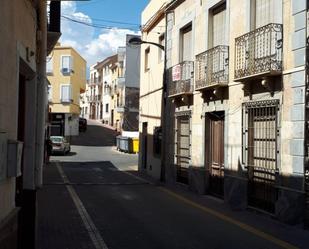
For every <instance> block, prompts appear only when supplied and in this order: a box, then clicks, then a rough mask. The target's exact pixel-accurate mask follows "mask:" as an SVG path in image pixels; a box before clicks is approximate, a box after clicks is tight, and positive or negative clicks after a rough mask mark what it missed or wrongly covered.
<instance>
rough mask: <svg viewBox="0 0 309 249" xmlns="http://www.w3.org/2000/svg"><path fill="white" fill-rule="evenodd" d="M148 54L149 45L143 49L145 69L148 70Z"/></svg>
mask: <svg viewBox="0 0 309 249" xmlns="http://www.w3.org/2000/svg"><path fill="white" fill-rule="evenodd" d="M149 54H150V47H148V48H146V50H145V71H148V70H149V68H150V67H149Z"/></svg>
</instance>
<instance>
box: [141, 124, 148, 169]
mask: <svg viewBox="0 0 309 249" xmlns="http://www.w3.org/2000/svg"><path fill="white" fill-rule="evenodd" d="M147 133H148V122H143V129H142V167H143V169H146V168H147Z"/></svg>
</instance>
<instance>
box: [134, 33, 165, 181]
mask: <svg viewBox="0 0 309 249" xmlns="http://www.w3.org/2000/svg"><path fill="white" fill-rule="evenodd" d="M128 43H129V44H131V45H137V46H140V45H142V44H151V45H154V46H157V47H158V48H160V49H161V50H163V51H164V46H163V45H161V44H159V43H155V42H148V41H143V40H142V39H141V38H139V37H132V38H131V39H130V40H129V41H128ZM165 98H166V54H165V55H164V68H163V82H162V98H161V132H162V139H161V173H160V181H161V182H164V181H165V142H166V139H165V137H166V135H165V134H166V132H165V109H166V100H165ZM146 153H147V152H146Z"/></svg>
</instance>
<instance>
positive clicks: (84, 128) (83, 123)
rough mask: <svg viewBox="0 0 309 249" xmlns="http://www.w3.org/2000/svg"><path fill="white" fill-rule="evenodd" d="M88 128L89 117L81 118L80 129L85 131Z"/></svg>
mask: <svg viewBox="0 0 309 249" xmlns="http://www.w3.org/2000/svg"><path fill="white" fill-rule="evenodd" d="M86 130H87V119H85V118H79V131H82V132H85V131H86Z"/></svg>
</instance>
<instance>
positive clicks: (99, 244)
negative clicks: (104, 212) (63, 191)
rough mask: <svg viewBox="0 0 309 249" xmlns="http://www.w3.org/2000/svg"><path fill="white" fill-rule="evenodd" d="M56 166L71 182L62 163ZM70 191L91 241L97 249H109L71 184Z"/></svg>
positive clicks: (64, 179) (67, 182) (65, 178)
mask: <svg viewBox="0 0 309 249" xmlns="http://www.w3.org/2000/svg"><path fill="white" fill-rule="evenodd" d="M56 166H57V169H58V171H59V174H60V175H61V177H62V179H63V181H64V183H66V184H69V183H70V181H69V179H68V178H67V176H66V175H65V173H64V171H63V169H62V167H61V165H60V163H59V162H56ZM66 188H67V190H68V192H69V193H70V195H71V197H72V200H73V202H74V204H75V206H76V208H77V211H78V213H79V215H80V217H81V219H82V221H83V223H84V226H85V228H86V230H87V232H88V234H89V236H90V238H91V241H92V243H93V245H94V247H95V248H96V249H108V247H107V245H106V244H105V242H104V240H103V238H102V236H101V234H100V232H99V230H98V229H97V228H96V226H95V225H94V223H93V221H92V219H91V217H90V215H89V214H88V212H87V210H86V208H85V206H84V205H83V203H82V201H81V200H80V198H79V197H78V195H77V193H76V191H75V190H74V188H73V187H72V186H71V185H67V186H66Z"/></svg>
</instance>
